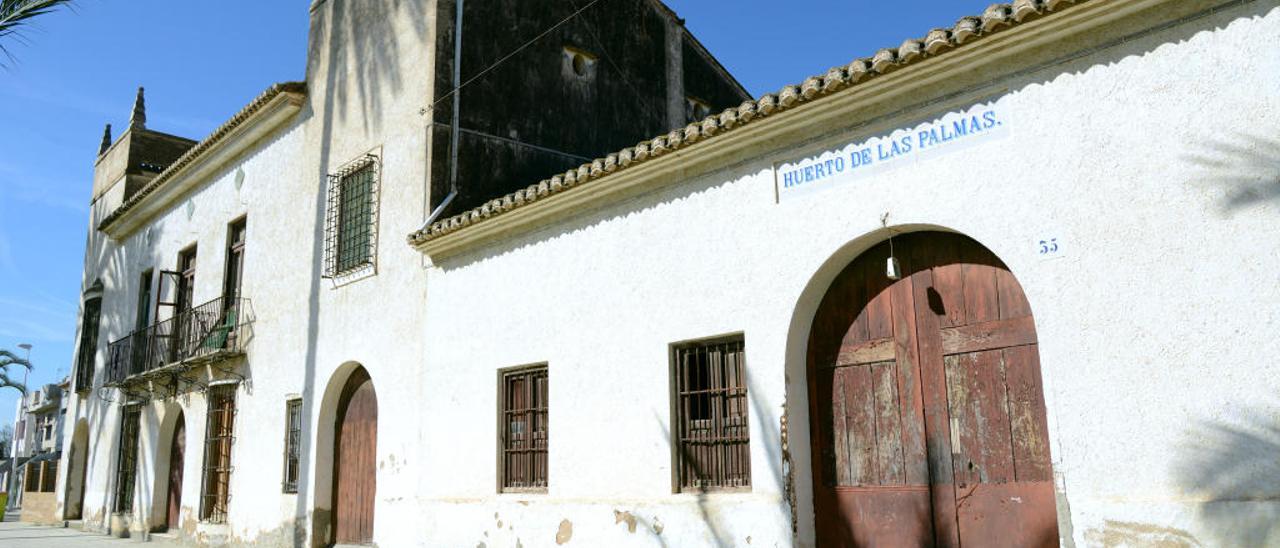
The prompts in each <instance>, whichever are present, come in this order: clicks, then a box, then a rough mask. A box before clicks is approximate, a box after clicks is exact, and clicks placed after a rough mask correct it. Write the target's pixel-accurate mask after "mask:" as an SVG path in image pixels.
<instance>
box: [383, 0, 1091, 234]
mask: <svg viewBox="0 0 1280 548" xmlns="http://www.w3.org/2000/svg"><path fill="white" fill-rule="evenodd" d="M1088 1H1089V0H1015V1H1014V2H1012V3H1008V4H992V5H991V6H989V7H987V9H986V10H985V11H983V12H982V15H977V16H966V17H961V18H960V20H959V21H957V22H956V24H955V25H954V26H952V27H951V28H950V29H946V28H935V29H933V30H930V31H929V32H928V34H926V35H925V36H924V37H923V38H912V39H908V40H906V41H904V42H903V43H902V45H900V46H898V47H896V48H884V49H881V50H879V51H877V52H876V53H875V55H873V56H871V57H865V58H859V59H854V60H853V61H852V62H850V63H849V64H848V65H845V66H837V67H833V68H831V69H830V70H828V71H827V72H826V73H825V74H820V75H816V76H810V77H809V78H806V79H805V80H804V81H803V82H801V83H800V84H795V85H789V86H786V87H783V88H782V89H781V90H779V91H778V92H777V93H769V94H765V95H763V96H761V97H760V98H759V99H756V100H754V101H746V102H743V103H742V104H741V105H739V106H738V107H736V108H728V109H726V110H724V111H723V112H721V113H719V114H712V115H711V116H708V117H707V118H705V119H703V120H702V121H700V122H693V123H691V124H689V125H687V126H685V127H684V128H677V129H674V130H672V131H670V132H669V133H667V134H665V135H659V136H657V137H654V138H652V139H649V140H647V141H641V142H640V143H639V144H637V145H636V146H634V147H628V148H624V149H622V150H620V151H618V152H615V153H613V154H609V155H608V156H606V157H604V158H597V159H595V160H593V161H591V162H590V163H586V164H583V165H581V166H579V167H577V168H576V169H571V170H569V171H566V172H565V173H563V174H560V175H555V176H553V177H551V178H548V179H543V180H542V181H540V182H538V183H537V184H533V185H530V186H528V187H527V188H524V189H522V190H517V191H516V192H513V193H511V194H508V195H506V196H503V197H501V198H495V199H493V200H489V201H488V202H485V203H484V204H483V205H481V206H479V207H476V208H473V209H471V210H468V211H464V212H462V213H459V214H457V215H454V216H452V217H448V218H446V219H442V220H440V221H437V222H434V223H432V224H431V225H430V226H427V227H425V228H423V229H421V230H418V231H416V232H413V233H411V234H409V236H408V238H407V239H408V242H409V244H410V245H419V244H422V243H425V242H428V241H431V240H433V239H435V238H438V237H441V236H444V235H446V234H449V233H452V232H455V231H457V230H460V229H462V228H464V227H467V226H471V225H473V224H476V223H480V222H483V221H485V220H487V219H491V218H493V217H496V216H498V215H501V214H503V213H506V212H508V211H511V210H512V209H515V208H518V207H522V206H524V205H527V204H529V203H532V202H536V201H539V200H542V199H544V198H547V197H550V196H552V195H555V194H558V193H560V192H563V191H565V190H568V189H569V188H573V187H577V186H580V185H582V184H585V183H587V182H594V181H596V180H598V179H601V178H603V177H605V176H607V175H611V174H613V173H617V172H619V171H622V170H623V169H625V168H627V167H631V166H634V165H636V164H640V163H643V162H645V161H647V160H650V159H653V158H657V157H659V156H663V155H666V154H669V153H671V152H673V151H675V150H679V149H682V148H685V147H688V146H690V145H692V144H694V143H696V142H699V141H703V140H706V139H710V138H712V137H714V136H716V135H720V134H723V133H725V132H728V131H730V130H733V129H735V128H739V127H742V126H744V125H746V124H748V123H750V122H751V121H753V120H759V119H761V118H765V117H768V116H771V115H774V114H777V113H779V112H783V111H786V110H790V109H792V108H795V107H797V106H800V105H802V104H806V103H809V102H811V101H813V100H816V99H820V98H822V97H824V96H827V95H830V94H832V93H834V92H837V91H840V90H843V89H846V88H848V87H850V86H853V85H856V84H859V83H861V82H864V81H867V80H870V79H871V78H873V77H875V76H877V75H881V74H887V73H889V72H892V71H894V70H897V69H900V68H902V67H904V66H907V65H911V64H915V63H918V62H920V61H922V60H924V59H928V58H932V57H934V56H937V55H939V54H942V53H944V52H946V51H949V50H951V49H954V48H956V47H958V46H961V45H965V44H969V43H972V42H973V41H975V40H978V39H979V38H982V37H985V36H989V35H991V34H994V33H996V32H998V31H1001V30H1005V29H1008V28H1010V27H1013V26H1015V25H1018V24H1021V23H1024V22H1028V21H1031V20H1033V19H1036V18H1039V17H1041V16H1043V15H1046V14H1049V13H1051V12H1056V11H1061V10H1062V9H1065V8H1067V7H1070V6H1072V5H1077V4H1084V3H1086V2H1088Z"/></svg>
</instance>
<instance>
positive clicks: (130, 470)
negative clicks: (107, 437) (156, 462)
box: [112, 405, 142, 512]
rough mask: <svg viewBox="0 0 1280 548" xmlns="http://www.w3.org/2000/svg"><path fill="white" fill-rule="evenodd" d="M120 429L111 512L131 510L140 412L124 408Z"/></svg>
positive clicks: (130, 407) (136, 408)
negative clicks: (113, 499)
mask: <svg viewBox="0 0 1280 548" xmlns="http://www.w3.org/2000/svg"><path fill="white" fill-rule="evenodd" d="M121 420H122V425H121V427H120V447H119V452H118V458H117V459H116V494H115V495H116V496H115V501H114V504H112V510H113V511H115V512H130V511H132V510H133V487H134V485H133V484H134V482H135V480H136V479H137V474H138V428H139V427H140V426H141V424H140V423H141V421H142V411H141V410H140V409H139V408H138V406H136V405H133V406H129V407H126V408H125V411H124V416H123V417H122V419H121Z"/></svg>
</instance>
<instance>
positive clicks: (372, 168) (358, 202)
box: [324, 154, 379, 278]
mask: <svg viewBox="0 0 1280 548" xmlns="http://www.w3.org/2000/svg"><path fill="white" fill-rule="evenodd" d="M378 167H379V164H378V157H377V156H374V155H372V154H369V155H365V156H364V157H362V158H360V159H358V160H356V161H354V162H351V163H350V164H347V165H346V166H343V167H342V168H341V169H339V170H338V171H337V172H336V173H332V174H330V175H329V200H328V211H327V214H326V218H327V219H326V223H325V265H324V275H325V277H328V278H335V277H339V276H342V275H344V274H348V273H352V272H355V271H358V270H361V269H363V268H365V267H371V266H373V264H374V251H375V250H376V249H377V240H378V238H377V213H378V176H379V174H378Z"/></svg>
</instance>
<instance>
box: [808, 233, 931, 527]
mask: <svg viewBox="0 0 1280 548" xmlns="http://www.w3.org/2000/svg"><path fill="white" fill-rule="evenodd" d="M922 231H938V232H954V231H953V230H951V229H949V228H946V227H942V226H938V225H928V224H911V225H897V226H892V227H887V228H882V229H878V230H874V231H871V232H868V233H865V234H862V235H860V236H857V237H855V238H853V239H851V240H849V241H848V242H846V243H845V244H844V245H842V246H840V248H839V249H836V250H835V251H834V252H832V253H831V255H830V256H828V257H827V258H826V259H825V260H823V261H822V262H821V263H820V264H818V265H817V266H816V268H814V269H813V275H812V276H810V277H809V280H808V281H807V282H806V283H805V285H804V287H803V289H801V291H800V294H799V297H797V298H796V304H795V306H794V307H793V310H792V314H791V323H790V325H788V327H787V341H786V354H785V356H786V360H785V362H784V363H785V368H786V379H787V408H786V413H787V424H788V428H787V450H788V453H789V455H790V457H791V459H790V460H791V469H792V475H793V477H792V481H791V485H792V489H793V492H792V493H791V494H790V496H791V497H793V500H792V502H793V504H794V513H795V515H794V516H793V517H794V518H795V523H796V536H797V537H798V538H799V540H800V541H801V543H809V544H812V543H813V542H814V539H815V531H814V518H815V513H814V505H813V470H812V467H811V466H810V464H809V463H810V460H811V454H810V453H811V448H812V445H811V444H810V439H809V419H810V417H809V386H808V368H807V359H808V358H807V354H808V352H809V332H810V330H811V327H812V326H813V317H814V314H816V313H817V311H818V305H819V304H821V302H822V298H823V296H825V295H826V293H827V289H828V288H830V287H831V283H832V282H833V281H834V280H835V279H836V276H838V275H839V274H840V272H841V271H843V270H844V269H845V267H847V266H848V265H849V263H851V262H853V260H854V259H857V258H858V256H860V255H862V254H863V253H864V252H866V251H867V250H868V249H871V248H872V247H874V246H876V245H878V244H880V243H881V242H883V241H885V240H888V239H889V236H890V235H891V234H892V235H897V234H908V233H911V232H922Z"/></svg>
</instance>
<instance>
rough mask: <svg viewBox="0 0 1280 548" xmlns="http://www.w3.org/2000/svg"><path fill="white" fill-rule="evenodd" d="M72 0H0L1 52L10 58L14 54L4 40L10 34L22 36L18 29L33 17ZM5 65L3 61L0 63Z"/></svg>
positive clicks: (67, 4)
mask: <svg viewBox="0 0 1280 548" xmlns="http://www.w3.org/2000/svg"><path fill="white" fill-rule="evenodd" d="M71 2H72V0H0V53H4V56H5V57H8V58H9V59H10V60H12V59H13V55H10V54H9V49H8V48H6V47H5V45H4V41H5V40H6V39H8V38H9V37H10V36H12V37H13V38H21V37H22V35H21V34H19V33H18V31H19V30H20V29H21V28H22V26H23V25H25V24H27V23H29V22H30V20H31V18H32V17H35V16H37V15H40V14H43V13H48V12H50V11H53V10H55V9H57V8H59V7H61V6H64V5H65V6H69V5H71ZM0 66H3V63H0Z"/></svg>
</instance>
